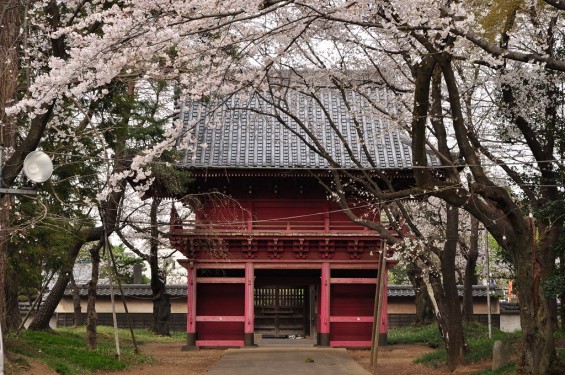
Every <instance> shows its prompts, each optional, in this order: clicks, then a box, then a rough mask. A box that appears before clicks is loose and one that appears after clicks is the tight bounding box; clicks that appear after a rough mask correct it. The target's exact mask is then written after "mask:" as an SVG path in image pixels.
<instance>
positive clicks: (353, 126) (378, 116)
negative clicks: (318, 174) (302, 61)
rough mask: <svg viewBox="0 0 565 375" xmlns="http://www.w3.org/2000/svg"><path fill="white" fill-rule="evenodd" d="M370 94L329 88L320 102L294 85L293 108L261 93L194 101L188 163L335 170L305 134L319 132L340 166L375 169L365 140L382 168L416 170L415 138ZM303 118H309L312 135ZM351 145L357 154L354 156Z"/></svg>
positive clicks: (383, 98)
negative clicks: (192, 139)
mask: <svg viewBox="0 0 565 375" xmlns="http://www.w3.org/2000/svg"><path fill="white" fill-rule="evenodd" d="M364 95H366V96H369V97H371V100H372V101H373V103H375V102H376V103H378V104H379V105H380V106H382V107H383V108H388V109H389V110H391V108H392V107H393V105H392V104H391V103H390V102H389V98H388V97H387V95H386V92H385V91H384V90H382V89H372V90H369V89H367V90H366V91H365V92H364ZM364 95H361V94H359V93H356V92H348V93H347V96H346V99H344V98H343V96H342V94H341V92H340V91H338V90H335V89H334V90H331V89H324V90H321V91H320V92H319V94H318V95H317V96H316V97H317V98H319V100H320V102H321V105H320V103H318V102H317V101H316V100H315V99H314V98H313V97H311V96H308V95H305V94H302V93H297V92H296V91H290V92H289V93H287V94H286V96H285V104H284V106H285V107H286V108H287V111H288V113H283V112H281V110H280V109H275V108H274V107H273V106H272V105H271V104H268V103H267V102H266V101H265V100H263V99H262V98H261V97H260V95H258V94H254V95H249V96H246V97H240V96H232V97H230V98H228V99H227V100H225V101H223V102H222V104H221V105H218V104H213V103H211V102H209V103H207V104H205V103H203V102H196V101H187V102H186V103H184V104H183V105H182V106H181V107H180V114H179V119H180V120H181V121H182V123H183V126H184V128H185V130H186V131H188V132H191V133H192V135H193V136H194V137H195V140H196V142H195V143H194V144H195V147H190V148H189V149H188V150H187V151H186V153H185V157H184V160H183V161H182V162H181V165H182V166H184V167H196V168H243V169H249V168H251V169H258V168H263V169H270V168H288V169H327V168H329V166H330V164H329V163H328V161H327V160H325V159H324V158H323V157H322V156H320V155H318V154H317V153H316V152H315V151H313V150H312V149H310V148H309V147H308V146H307V144H306V143H305V142H304V140H302V139H301V138H302V137H303V138H304V139H305V140H306V141H307V142H309V143H311V144H313V142H312V138H311V137H314V138H315V139H316V141H317V142H319V143H320V144H321V145H322V146H323V147H324V148H325V149H326V151H327V152H328V154H329V155H331V156H332V158H333V159H334V160H335V161H336V162H337V164H338V166H337V167H336V168H341V169H375V168H373V167H372V165H371V162H370V159H369V158H368V157H367V155H366V153H365V152H364V151H363V148H362V146H361V145H365V146H366V147H367V149H368V151H369V152H368V153H369V154H370V158H371V159H373V161H374V165H375V166H376V169H388V170H403V169H404V170H409V169H410V168H411V167H412V153H411V146H410V142H411V141H410V139H409V138H408V137H407V136H406V135H404V134H403V133H402V132H401V131H399V130H398V129H396V128H395V127H394V126H392V124H391V122H390V121H389V120H388V119H387V117H386V116H384V115H383V114H382V113H380V112H379V111H378V110H376V109H375V106H373V105H371V104H370V102H369V101H368V100H367V99H366V98H365V96H364ZM348 107H349V109H348ZM325 110H326V111H327V112H325ZM277 116H279V118H278V119H277V118H276V117H277ZM293 116H295V118H293ZM297 121H299V122H302V123H303V124H305V125H306V126H307V128H308V130H309V132H311V135H308V134H307V132H306V131H305V130H304V129H302V128H300V127H299V126H298V122H297ZM281 122H282V123H283V124H284V125H283V124H281ZM332 126H333V128H332ZM346 145H349V147H350V148H351V153H352V155H353V157H351V156H350V155H348V152H347V151H346ZM317 149H319V148H317ZM428 159H429V164H430V165H438V160H437V159H436V158H432V157H431V156H428ZM355 160H357V162H356V161H355Z"/></svg>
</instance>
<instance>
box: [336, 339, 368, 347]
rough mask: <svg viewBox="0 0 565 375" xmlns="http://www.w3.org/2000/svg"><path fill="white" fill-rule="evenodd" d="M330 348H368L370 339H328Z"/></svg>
mask: <svg viewBox="0 0 565 375" xmlns="http://www.w3.org/2000/svg"><path fill="white" fill-rule="evenodd" d="M330 346H331V347H332V348H370V347H371V341H370V340H369V341H337V340H333V341H330Z"/></svg>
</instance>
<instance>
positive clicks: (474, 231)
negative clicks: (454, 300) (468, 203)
mask: <svg viewBox="0 0 565 375" xmlns="http://www.w3.org/2000/svg"><path fill="white" fill-rule="evenodd" d="M478 257H479V221H478V220H477V219H475V218H474V217H471V239H470V244H469V251H468V252H467V254H465V260H466V263H465V276H464V278H463V311H462V312H463V319H465V320H466V321H467V322H472V321H473V320H475V316H474V312H473V285H474V284H476V283H477V274H476V267H477V259H478Z"/></svg>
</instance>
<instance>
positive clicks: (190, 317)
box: [186, 267, 196, 333]
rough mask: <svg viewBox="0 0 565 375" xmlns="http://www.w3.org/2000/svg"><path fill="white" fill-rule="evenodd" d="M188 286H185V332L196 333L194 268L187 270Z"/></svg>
mask: <svg viewBox="0 0 565 375" xmlns="http://www.w3.org/2000/svg"><path fill="white" fill-rule="evenodd" d="M187 273H188V285H187V287H188V288H187V289H188V290H187V297H188V300H187V304H188V306H187V312H186V332H187V333H196V269H195V268H194V267H192V268H188V269H187Z"/></svg>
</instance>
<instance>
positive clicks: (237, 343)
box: [196, 340, 244, 347]
mask: <svg viewBox="0 0 565 375" xmlns="http://www.w3.org/2000/svg"><path fill="white" fill-rule="evenodd" d="M243 345H244V343H243V340H196V346H220V347H224V346H243Z"/></svg>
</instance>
